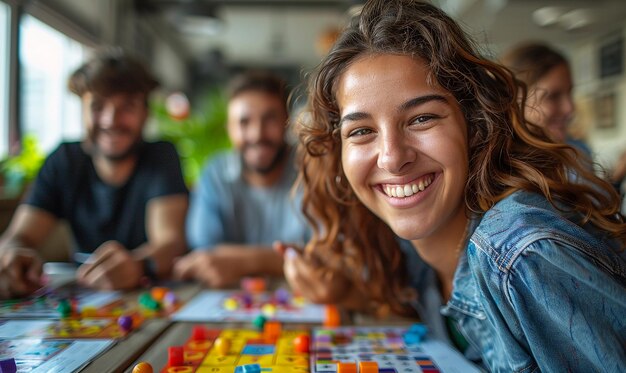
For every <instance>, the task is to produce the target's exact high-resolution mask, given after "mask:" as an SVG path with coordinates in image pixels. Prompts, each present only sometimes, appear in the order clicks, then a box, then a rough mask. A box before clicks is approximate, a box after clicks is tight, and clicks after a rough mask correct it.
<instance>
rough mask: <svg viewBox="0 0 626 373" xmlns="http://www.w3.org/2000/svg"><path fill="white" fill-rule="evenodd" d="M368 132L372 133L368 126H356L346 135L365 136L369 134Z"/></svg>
mask: <svg viewBox="0 0 626 373" xmlns="http://www.w3.org/2000/svg"><path fill="white" fill-rule="evenodd" d="M370 133H372V130H370V129H369V128H357V129H355V130H353V131H350V133H348V137H353V136H365V135H369V134H370Z"/></svg>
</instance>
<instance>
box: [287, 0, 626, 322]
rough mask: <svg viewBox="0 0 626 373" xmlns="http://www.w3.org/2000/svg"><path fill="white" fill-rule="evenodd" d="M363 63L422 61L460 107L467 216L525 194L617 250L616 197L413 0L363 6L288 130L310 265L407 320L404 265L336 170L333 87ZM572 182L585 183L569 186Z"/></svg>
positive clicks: (511, 89) (445, 25)
mask: <svg viewBox="0 0 626 373" xmlns="http://www.w3.org/2000/svg"><path fill="white" fill-rule="evenodd" d="M367 54H399V55H407V56H411V57H414V58H419V59H420V60H422V61H424V62H425V63H426V64H427V66H428V67H429V71H430V73H429V75H428V81H430V82H432V83H433V84H434V83H435V82H436V83H437V84H439V85H440V86H441V87H443V88H444V89H446V90H447V91H449V92H450V93H451V94H452V95H454V97H455V99H456V100H457V101H458V102H459V105H460V107H461V110H462V112H463V115H464V117H465V120H466V122H467V126H468V139H469V144H468V145H469V177H468V180H467V183H466V186H465V204H466V206H467V209H468V211H470V212H471V213H472V214H476V215H480V214H482V213H484V212H485V211H487V210H488V209H490V208H491V207H492V206H493V205H494V204H495V203H496V202H498V201H500V200H501V199H503V198H505V197H506V196H507V195H510V194H511V193H513V192H515V191H517V190H526V191H530V192H535V193H539V194H542V195H544V196H545V197H546V198H547V199H548V200H549V201H550V202H551V203H552V204H553V205H557V204H558V208H559V209H561V210H563V211H567V212H570V213H576V214H579V216H581V219H580V223H581V224H586V223H591V224H593V225H595V226H596V227H598V228H600V229H601V230H603V231H604V232H607V234H608V235H609V236H611V237H612V238H614V239H616V240H617V241H618V242H619V243H620V244H621V246H622V247H623V246H624V243H626V224H624V218H623V216H622V215H621V214H620V213H619V196H618V195H617V194H616V193H615V191H614V190H613V189H612V188H611V186H610V185H609V184H608V183H607V182H605V181H604V180H601V179H599V178H598V177H596V176H595V175H594V174H593V173H592V172H590V171H588V170H586V169H584V168H582V167H581V166H579V164H578V162H577V160H576V153H575V152H574V151H573V150H572V148H570V147H569V146H567V145H564V144H555V143H553V142H551V140H549V138H548V137H547V136H546V134H545V133H544V132H543V130H542V129H541V128H540V127H537V126H535V125H533V124H531V123H527V122H526V120H525V118H524V114H523V111H522V110H521V109H520V108H521V107H523V105H524V104H525V100H526V88H525V86H524V85H523V83H521V82H519V81H517V80H516V79H515V78H514V76H513V74H512V73H511V72H510V71H509V70H508V69H506V68H504V67H502V66H501V65H499V64H497V63H495V62H492V61H490V60H488V59H486V58H483V57H481V55H480V54H479V53H478V49H477V47H476V46H475V45H474V43H473V41H471V39H470V38H469V37H468V36H467V35H466V33H465V32H464V31H463V30H462V29H461V28H460V27H459V25H458V24H457V23H456V22H455V21H454V20H452V19H451V18H450V17H449V16H447V15H446V14H445V13H444V12H443V11H442V10H440V9H438V8H437V7H435V6H433V5H430V4H428V3H424V2H421V1H414V0H370V1H368V2H367V3H366V4H365V6H364V7H363V10H362V12H361V14H360V16H359V17H358V18H355V19H354V20H353V22H352V23H351V25H350V26H349V27H348V28H347V29H346V30H344V32H343V33H342V35H341V36H340V37H339V39H338V40H337V42H336V43H335V45H334V47H333V48H332V49H331V51H330V52H329V54H328V55H327V56H326V57H325V58H324V60H323V61H322V62H321V64H320V65H319V66H318V68H317V70H316V71H315V73H314V74H313V75H312V76H311V77H310V80H309V92H308V93H309V102H308V108H307V115H305V116H304V119H302V120H300V121H298V122H297V123H296V125H295V131H296V133H297V135H298V139H299V150H300V162H301V165H300V166H301V169H300V170H301V171H300V178H299V180H300V182H301V183H302V184H303V186H304V199H303V211H304V214H305V215H306V216H307V218H308V219H309V221H310V223H311V224H312V225H313V227H314V234H313V237H312V239H311V241H310V242H309V243H308V245H307V248H306V252H307V254H308V255H313V256H315V257H316V258H321V259H322V260H323V261H324V262H325V263H328V265H329V266H330V265H331V264H330V263H334V264H332V266H333V267H334V268H335V269H337V270H341V271H342V273H344V274H345V275H346V276H348V277H349V278H350V279H351V280H352V282H353V283H354V284H355V286H359V287H361V288H362V290H363V291H364V292H365V293H368V294H371V297H372V300H373V302H380V303H381V304H387V305H389V306H391V308H392V309H393V310H395V311H396V312H400V313H402V312H404V311H406V309H407V307H406V304H405V303H404V301H405V294H406V293H405V292H404V290H405V287H406V282H405V276H406V271H405V264H404V263H403V255H402V252H401V251H400V250H399V245H398V243H397V242H396V240H395V235H394V234H393V232H392V231H391V229H390V228H389V227H388V226H387V225H386V224H385V223H384V222H383V221H382V220H380V219H379V218H378V217H377V216H375V215H374V214H373V213H372V212H370V211H369V210H368V209H367V208H366V207H365V206H364V205H363V204H362V203H361V202H359V201H358V200H357V199H356V197H355V195H354V193H353V191H352V189H351V187H350V185H349V184H348V183H347V181H346V178H345V176H344V173H343V170H342V166H341V138H340V136H339V127H338V124H339V119H340V112H339V108H338V105H337V101H336V96H335V94H336V85H337V82H338V81H339V79H340V77H341V75H342V74H343V72H344V71H345V70H346V68H347V67H348V66H349V65H350V64H351V63H352V62H353V61H355V60H356V59H357V58H359V57H361V56H363V55H367ZM390 68H393V67H390ZM520 104H521V106H520ZM570 172H575V173H576V174H577V175H579V176H580V179H582V180H584V182H582V183H574V182H572V181H570V180H568V174H569V173H570Z"/></svg>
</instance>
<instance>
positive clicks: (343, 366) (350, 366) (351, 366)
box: [337, 363, 356, 373]
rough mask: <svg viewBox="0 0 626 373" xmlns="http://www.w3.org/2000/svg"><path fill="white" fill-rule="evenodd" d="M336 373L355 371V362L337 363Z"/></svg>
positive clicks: (352, 372) (351, 372) (354, 372)
mask: <svg viewBox="0 0 626 373" xmlns="http://www.w3.org/2000/svg"><path fill="white" fill-rule="evenodd" d="M337 373H356V363H337Z"/></svg>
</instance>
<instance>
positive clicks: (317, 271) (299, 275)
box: [273, 242, 352, 303]
mask: <svg viewBox="0 0 626 373" xmlns="http://www.w3.org/2000/svg"><path fill="white" fill-rule="evenodd" d="M273 246H274V250H276V251H277V252H279V253H281V254H282V255H283V257H284V262H285V264H284V268H283V271H284V273H285V278H286V279H287V282H288V283H289V285H290V286H291V288H292V289H293V290H294V292H296V293H298V294H300V295H302V296H303V297H305V298H307V299H309V300H310V301H312V302H315V303H340V301H343V300H345V297H346V295H347V293H348V291H349V290H350V288H351V287H352V286H351V285H352V283H351V282H350V280H349V279H348V278H347V277H346V276H344V275H343V274H341V273H339V272H338V271H336V270H334V269H330V268H326V267H324V266H323V265H322V264H321V263H320V262H319V261H318V260H316V258H314V257H310V258H309V257H307V255H305V254H304V253H303V249H302V248H299V247H297V246H295V245H291V244H286V243H284V242H275V243H274V245H273Z"/></svg>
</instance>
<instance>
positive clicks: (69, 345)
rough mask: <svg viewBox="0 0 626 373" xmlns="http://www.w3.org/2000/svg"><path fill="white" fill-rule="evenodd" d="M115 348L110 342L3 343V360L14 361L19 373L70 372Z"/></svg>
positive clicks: (0, 357)
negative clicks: (110, 348) (112, 347)
mask: <svg viewBox="0 0 626 373" xmlns="http://www.w3.org/2000/svg"><path fill="white" fill-rule="evenodd" d="M112 345H113V341H110V340H89V341H70V340H68V341H63V340H56V341H50V340H40V339H18V340H0V360H4V359H8V358H13V359H15V362H16V365H17V372H18V373H23V372H30V373H49V372H56V373H70V372H75V371H77V370H79V369H80V368H81V367H83V366H85V365H87V364H88V363H89V362H90V361H92V360H93V359H95V358H96V357H97V356H98V355H100V354H101V353H102V352H104V351H106V350H107V349H108V348H109V347H111V346H112Z"/></svg>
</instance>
